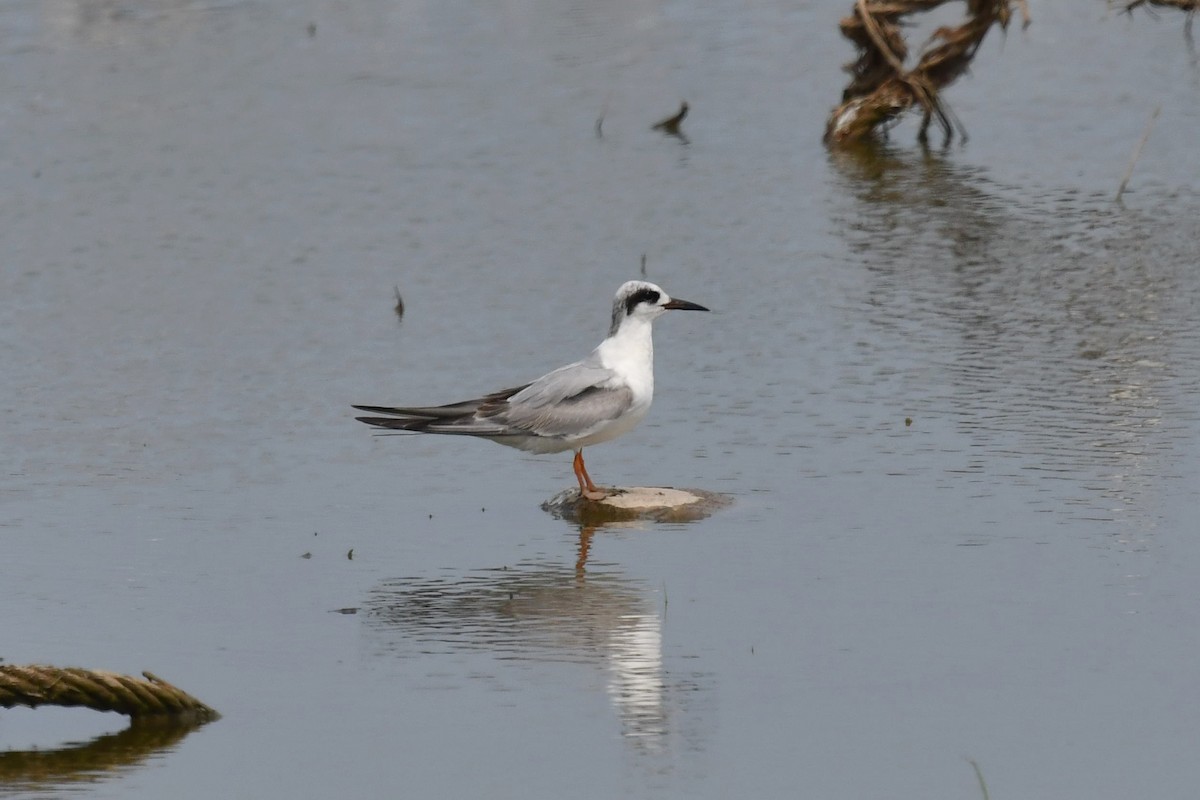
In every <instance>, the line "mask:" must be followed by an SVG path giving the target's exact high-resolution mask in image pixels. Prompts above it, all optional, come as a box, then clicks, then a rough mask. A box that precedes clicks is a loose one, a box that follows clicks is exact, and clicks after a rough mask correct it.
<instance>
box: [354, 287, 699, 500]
mask: <svg viewBox="0 0 1200 800" xmlns="http://www.w3.org/2000/svg"><path fill="white" fill-rule="evenodd" d="M670 309H679V310H685V311H708V309H707V308H705V307H704V306H701V305H697V304H695V303H689V302H688V301H686V300H674V299H672V298H671V297H669V296H668V295H667V293H666V292H664V291H663V290H662V289H660V288H659V287H657V286H655V285H654V284H653V283H647V282H646V281H629V282H627V283H625V284H623V285H622V286H621V288H620V289H618V290H617V296H616V299H615V300H614V301H613V312H612V327H611V328H609V331H608V338H606V339H605V340H604V341H603V342H601V343H600V345H599V346H598V347H597V348H596V349H595V350H593V351H592V352H591V355H589V356H588V357H587V358H585V359H583V360H582V361H576V362H575V363H574V364H568V365H566V366H565V367H559V368H558V369H556V370H554V371H553V372H551V373H548V374H546V375H543V376H542V377H540V378H538V379H537V380H536V381H534V382H533V383H527V384H525V385H524V386H517V387H515V388H513V389H502V390H500V391H498V392H492V393H491V394H489V395H485V396H484V397H480V398H478V399H476V400H465V401H463V402H461V403H451V404H450V405H445V406H433V407H429V408H391V407H387V406H354V407H355V408H357V409H359V410H360V411H369V412H371V413H373V414H387V415H389V416H385V417H358V418H357V419H358V420H359V421H361V422H365V423H367V424H368V425H374V426H375V427H377V428H392V429H396V430H404V431H414V432H418V433H451V434H459V435H464V436H479V437H482V438H484V439H491V440H492V441H493V442H498V443H499V444H503V445H508V446H509V447H516V448H518V449H521V450H527V451H529V452H531V453H561V452H563V451H564V450H574V451H575V478H576V479H577V480H578V481H579V493H580V494H581V495H582V496H583V497H586V498H587V499H589V500H602V499H604V497H606V496H607V495H606V494H605V492H603V491H601V490H600V489H597V488H596V485H595V484H594V483H592V479H591V476H589V475H588V473H587V469H585V468H584V465H583V448H584V447H587V446H588V445H592V444H599V443H600V442H607V441H608V440H609V439H615V438H616V437H618V436H620V435H621V434H623V433H627V432H629V431H630V430H632V429H633V427H634V426H635V425H637V424H638V422H640V421H641V419H642V417H644V416H646V412H647V411H648V410H649V409H650V401H651V400H653V399H654V343H653V341H652V339H651V332H650V323H652V322H653V321H654V320H655V319H656V318H657V317H658V316H659V315H661V314H662V313H663V312H664V311H668V310H670Z"/></svg>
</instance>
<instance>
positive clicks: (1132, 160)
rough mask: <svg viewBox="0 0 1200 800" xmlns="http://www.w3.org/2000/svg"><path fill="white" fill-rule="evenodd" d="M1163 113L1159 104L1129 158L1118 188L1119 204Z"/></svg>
mask: <svg viewBox="0 0 1200 800" xmlns="http://www.w3.org/2000/svg"><path fill="white" fill-rule="evenodd" d="M1161 111H1162V103H1159V104H1158V107H1156V108H1155V109H1154V113H1153V114H1151V115H1150V119H1149V121H1148V122H1147V123H1146V130H1145V131H1143V132H1142V138H1141V139H1138V143H1137V144H1136V145H1134V147H1133V155H1132V156H1130V157H1129V166H1128V167H1126V168H1125V174H1124V175H1123V176H1122V177H1121V185H1120V186H1118V187H1117V197H1116V200H1117V202H1120V201H1121V195H1123V194H1125V186H1126V184H1128V183H1129V179H1130V178H1131V177H1133V168H1134V166H1135V165H1136V164H1137V160H1138V158H1140V157H1141V155H1142V147H1143V146H1144V145H1145V144H1146V140H1147V139H1149V138H1150V131H1152V130H1154V122H1155V120H1157V119H1158V115H1159V113H1160V112H1161Z"/></svg>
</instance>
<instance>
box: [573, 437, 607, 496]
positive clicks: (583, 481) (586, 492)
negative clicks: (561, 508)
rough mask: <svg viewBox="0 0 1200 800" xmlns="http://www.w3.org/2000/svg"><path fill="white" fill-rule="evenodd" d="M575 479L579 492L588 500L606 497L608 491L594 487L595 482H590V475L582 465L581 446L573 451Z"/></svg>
mask: <svg viewBox="0 0 1200 800" xmlns="http://www.w3.org/2000/svg"><path fill="white" fill-rule="evenodd" d="M574 466H575V480H577V481H579V493H580V494H581V495H583V496H584V497H586V498H587V499H588V500H603V499H604V498H606V497H608V493H607V492H604V491H603V490H601V489H597V488H596V484H594V483H592V476H591V475H588V473H587V468H586V467H584V466H583V448H580V449H579V450H576V451H575V464H574Z"/></svg>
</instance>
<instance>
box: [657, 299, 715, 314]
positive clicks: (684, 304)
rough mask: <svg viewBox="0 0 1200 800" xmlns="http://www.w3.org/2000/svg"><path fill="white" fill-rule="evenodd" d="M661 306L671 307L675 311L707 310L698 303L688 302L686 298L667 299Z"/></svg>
mask: <svg viewBox="0 0 1200 800" xmlns="http://www.w3.org/2000/svg"><path fill="white" fill-rule="evenodd" d="M663 308H672V309H675V310H676V311H708V309H707V308H705V307H704V306H702V305H700V304H699V303H689V302H688V301H687V300H668V301H667V302H665V303H663Z"/></svg>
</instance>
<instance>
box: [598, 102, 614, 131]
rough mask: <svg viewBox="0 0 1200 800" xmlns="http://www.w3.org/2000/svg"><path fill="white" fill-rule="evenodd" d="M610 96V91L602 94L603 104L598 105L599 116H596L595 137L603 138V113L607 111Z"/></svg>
mask: <svg viewBox="0 0 1200 800" xmlns="http://www.w3.org/2000/svg"><path fill="white" fill-rule="evenodd" d="M610 97H612V92H609V93H608V94H606V95H605V96H604V105H602V106H600V116H598V117H596V138H597V139H603V138H604V115H605V114H607V113H608V100H609V98H610Z"/></svg>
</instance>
